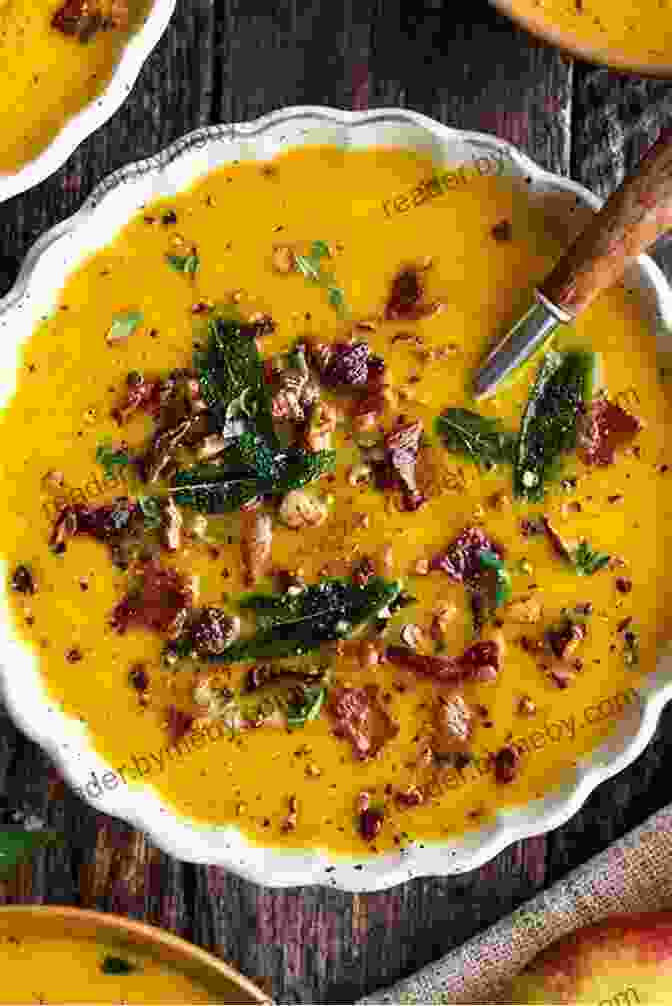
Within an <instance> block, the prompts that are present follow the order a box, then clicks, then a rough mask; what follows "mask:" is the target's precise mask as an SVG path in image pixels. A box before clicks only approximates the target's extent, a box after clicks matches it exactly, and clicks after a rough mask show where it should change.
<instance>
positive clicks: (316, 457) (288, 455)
mask: <svg viewBox="0 0 672 1006" xmlns="http://www.w3.org/2000/svg"><path fill="white" fill-rule="evenodd" d="M240 439H241V440H243V437H241V438H240ZM230 458H231V460H232V461H235V460H236V459H238V462H239V463H238V464H237V465H236V466H235V467H231V468H228V469H226V468H225V469H223V468H222V466H221V465H213V464H199V465H194V466H193V467H192V468H189V469H188V470H184V471H179V472H177V474H176V475H175V478H174V480H173V486H172V491H173V492H174V499H175V502H176V503H177V504H179V505H180V506H188V507H191V508H192V509H194V510H199V511H200V512H201V513H209V514H218V513H231V512H233V511H234V510H239V509H240V508H241V507H242V506H244V505H245V504H246V503H249V502H251V501H252V500H253V499H256V498H257V497H258V496H267V495H274V496H277V495H279V496H284V495H285V493H288V492H291V490H292V489H301V488H302V487H303V486H306V485H308V484H309V483H310V482H314V481H315V480H316V479H319V478H320V477H321V476H322V475H324V474H325V473H326V472H330V471H332V469H333V467H334V465H335V464H336V452H335V451H317V452H316V453H314V452H312V451H304V450H302V449H301V448H298V447H292V448H288V449H287V450H286V451H278V452H277V454H273V455H272V456H270V457H269V456H268V454H267V453H266V452H265V451H264V450H263V449H261V450H260V452H259V455H258V456H257V457H256V458H255V457H254V456H252V455H249V456H247V455H241V454H240V453H239V452H238V446H237V445H236V446H234V448H232V453H231V454H230ZM246 463H247V467H246ZM255 463H258V465H259V467H257V468H254V467H253V464H255Z"/></svg>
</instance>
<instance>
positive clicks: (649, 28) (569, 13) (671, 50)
mask: <svg viewBox="0 0 672 1006" xmlns="http://www.w3.org/2000/svg"><path fill="white" fill-rule="evenodd" d="M511 9H512V12H513V13H514V14H517V15H518V16H519V17H522V18H529V19H530V20H531V21H533V22H534V23H535V24H538V25H540V26H543V28H544V29H545V30H547V31H552V32H555V33H556V34H557V33H558V32H562V33H563V35H564V37H565V40H566V41H567V43H572V44H574V45H578V46H581V47H584V48H586V47H590V49H592V50H593V52H594V53H595V54H596V56H598V57H599V58H600V59H603V60H605V61H612V60H613V61H614V62H618V63H621V64H629V65H632V66H641V67H647V66H651V67H652V68H653V67H660V66H661V65H664V66H667V67H670V66H672V4H670V2H669V0H632V2H630V0H513V3H512V4H511Z"/></svg>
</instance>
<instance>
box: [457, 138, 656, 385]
mask: <svg viewBox="0 0 672 1006" xmlns="http://www.w3.org/2000/svg"><path fill="white" fill-rule="evenodd" d="M670 228H672V126H669V127H667V128H666V129H665V130H663V132H662V133H661V135H660V137H659V139H658V140H657V141H656V143H654V145H653V146H652V147H651V148H650V149H649V151H648V152H647V153H646V154H645V156H644V157H643V159H642V160H641V161H640V163H639V166H638V167H637V169H636V171H635V172H634V173H633V174H631V175H630V176H629V177H627V178H626V179H625V180H624V181H623V182H622V183H621V185H619V187H618V188H617V189H616V190H615V191H614V192H613V193H612V194H611V196H609V198H608V199H607V201H606V202H605V204H604V205H603V206H602V208H601V209H600V210H599V211H598V212H597V213H596V214H595V215H594V217H593V218H592V220H591V221H590V223H589V224H588V226H587V227H586V228H585V229H584V230H583V231H581V233H580V234H579V236H578V237H577V238H576V239H575V241H574V242H573V244H572V245H571V246H570V247H569V248H568V250H567V251H566V252H565V254H564V255H563V256H562V258H561V259H560V261H559V262H558V263H557V265H556V266H555V267H554V268H553V270H552V271H551V272H550V273H549V275H548V276H547V277H546V279H545V280H544V281H543V283H541V285H540V286H539V287H538V288H537V289H536V290H535V302H534V304H533V305H532V307H531V308H530V310H529V311H528V312H527V313H526V314H525V315H523V317H522V318H521V319H520V321H518V322H517V323H516V324H515V325H514V326H513V328H511V329H510V330H509V331H508V332H507V334H506V335H505V336H504V338H503V339H500V340H499V341H498V342H497V343H496V345H495V346H494V348H493V349H492V350H491V351H490V353H489V354H488V356H487V357H486V358H485V360H484V361H483V363H482V364H481V367H480V369H479V370H478V372H477V373H476V376H475V378H474V385H473V390H474V396H475V398H476V399H482V398H488V397H490V396H491V395H493V394H495V392H496V391H497V388H498V387H499V385H500V384H501V383H502V381H504V380H505V379H506V378H507V377H509V376H510V375H511V374H512V373H513V372H514V371H515V370H516V369H517V368H518V367H519V366H520V365H521V364H522V363H523V362H524V361H525V360H526V359H527V358H528V357H529V356H531V355H532V353H534V351H535V350H537V349H538V348H539V347H540V346H542V345H543V344H544V343H545V342H546V341H547V340H548V339H549V338H550V336H551V335H552V334H553V332H554V331H555V329H556V328H557V327H558V326H559V325H563V324H569V323H570V322H572V321H574V320H575V318H577V317H578V315H579V314H581V312H582V311H585V309H586V308H587V307H588V306H589V304H591V303H592V302H593V300H594V299H595V298H596V297H597V295H598V294H599V293H601V292H602V291H603V290H605V289H607V287H610V286H612V285H613V284H614V283H616V282H617V281H618V280H619V279H620V278H621V277H622V275H623V273H624V271H625V269H626V267H627V266H628V265H629V263H630V262H632V260H633V259H635V258H636V257H637V255H639V254H641V252H643V251H645V250H646V249H647V248H649V247H650V246H651V245H652V244H653V243H654V241H655V240H656V239H657V238H659V237H660V236H661V234H663V233H664V232H665V231H667V230H669V229H670Z"/></svg>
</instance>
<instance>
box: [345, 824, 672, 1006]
mask: <svg viewBox="0 0 672 1006" xmlns="http://www.w3.org/2000/svg"><path fill="white" fill-rule="evenodd" d="M671 862H672V805H670V806H669V807H667V808H665V809H664V810H661V811H659V812H658V813H657V814H654V815H653V817H650V818H649V819H648V820H647V821H645V822H644V824H642V825H640V827H639V828H637V829H635V831H631V832H630V833H629V834H627V835H626V836H625V837H624V838H622V839H621V840H620V841H618V842H615V843H614V844H613V845H610V846H609V848H608V849H605V851H604V852H601V853H600V854H599V855H597V856H594V857H593V858H592V859H590V860H588V862H587V863H585V864H584V865H583V866H581V867H579V869H577V870H574V872H573V873H570V874H568V876H567V877H565V879H564V880H561V881H560V882H559V883H557V884H555V885H554V886H553V887H551V888H549V889H548V890H547V891H544V892H542V893H541V894H538V895H537V896H536V897H535V898H533V899H532V900H531V901H528V902H526V903H525V904H524V905H523V906H522V907H521V908H518V909H517V910H516V911H515V912H514V913H513V914H512V915H509V916H508V917H507V918H505V919H503V920H502V921H501V922H498V923H497V924H496V925H494V926H492V927H491V928H490V929H488V930H486V932H484V933H482V934H481V935H480V936H477V937H475V938H474V939H472V940H469V942H468V943H465V944H464V945H463V946H461V947H459V948H458V949H457V950H454V951H453V952H452V953H450V954H448V955H447V956H446V957H443V958H441V960H439V961H437V962H436V963H434V964H430V965H428V966H427V967H426V968H423V969H422V971H419V972H418V973H417V974H415V975H412V976H411V977H410V978H407V979H406V980H405V981H402V982H399V983H398V984H397V985H395V986H394V987H393V988H391V989H388V990H386V991H383V992H377V993H375V994H374V995H372V996H368V997H367V998H366V999H361V1000H360V1003H501V1002H502V1001H503V999H502V987H503V984H504V983H505V982H506V981H508V980H509V979H510V978H512V977H513V975H514V974H516V973H517V972H518V971H519V970H520V969H521V968H522V967H523V965H525V964H527V962H528V961H529V960H531V958H532V957H534V956H535V955H536V954H537V953H539V951H540V950H542V949H543V948H544V947H546V946H548V944H549V943H552V942H553V940H556V939H558V938H559V937H560V936H564V935H565V934H566V933H569V932H571V931H572V930H574V929H576V928H578V927H579V926H584V925H589V924H590V923H592V922H597V921H598V920H600V919H603V918H605V917H606V916H607V915H614V914H617V913H621V912H642V911H655V910H658V909H661V908H672V869H670V863H671Z"/></svg>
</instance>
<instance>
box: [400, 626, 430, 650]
mask: <svg viewBox="0 0 672 1006" xmlns="http://www.w3.org/2000/svg"><path fill="white" fill-rule="evenodd" d="M399 636H400V638H401V641H402V643H403V644H404V646H408V647H410V649H411V650H417V649H419V648H420V647H421V646H422V642H423V638H424V633H423V631H422V629H421V628H420V626H419V625H414V624H413V623H412V622H409V623H407V624H406V625H402V627H401V631H400V632H399Z"/></svg>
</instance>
